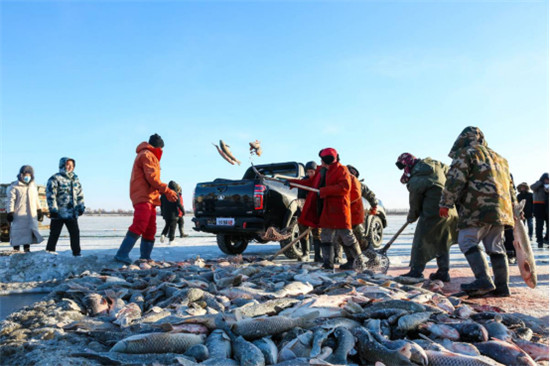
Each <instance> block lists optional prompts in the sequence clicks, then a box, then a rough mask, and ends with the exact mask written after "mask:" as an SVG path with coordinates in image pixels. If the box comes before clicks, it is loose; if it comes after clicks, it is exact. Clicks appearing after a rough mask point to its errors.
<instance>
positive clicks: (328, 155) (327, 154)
mask: <svg viewBox="0 0 550 366" xmlns="http://www.w3.org/2000/svg"><path fill="white" fill-rule="evenodd" d="M319 157H320V158H321V160H322V161H323V162H324V163H325V164H328V165H330V164H333V163H335V162H337V161H340V156H339V155H338V152H337V151H336V150H335V149H333V148H332V147H327V148H326V149H323V150H321V151H319Z"/></svg>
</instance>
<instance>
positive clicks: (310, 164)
mask: <svg viewBox="0 0 550 366" xmlns="http://www.w3.org/2000/svg"><path fill="white" fill-rule="evenodd" d="M315 169H317V163H316V162H314V161H308V162H307V164H306V170H315Z"/></svg>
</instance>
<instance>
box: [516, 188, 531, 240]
mask: <svg viewBox="0 0 550 366" xmlns="http://www.w3.org/2000/svg"><path fill="white" fill-rule="evenodd" d="M518 192H519V194H518V196H517V199H518V202H521V201H523V200H525V207H524V208H523V215H524V216H525V220H523V223H525V224H527V229H528V231H529V239H531V240H533V192H531V190H530V189H529V185H528V184H527V182H522V183H520V184H519V185H518Z"/></svg>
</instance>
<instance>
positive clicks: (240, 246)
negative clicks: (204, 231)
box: [216, 234, 248, 255]
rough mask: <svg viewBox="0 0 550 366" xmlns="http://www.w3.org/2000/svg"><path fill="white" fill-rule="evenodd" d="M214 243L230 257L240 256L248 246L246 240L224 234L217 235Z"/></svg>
mask: <svg viewBox="0 0 550 366" xmlns="http://www.w3.org/2000/svg"><path fill="white" fill-rule="evenodd" d="M216 241H217V242H218V247H219V248H220V250H221V251H222V252H224V253H225V254H230V255H236V254H241V253H242V252H244V250H245V249H246V247H247V246H248V240H246V239H243V238H239V237H232V236H231V235H225V234H218V235H217V236H216Z"/></svg>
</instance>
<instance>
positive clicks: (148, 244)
mask: <svg viewBox="0 0 550 366" xmlns="http://www.w3.org/2000/svg"><path fill="white" fill-rule="evenodd" d="M154 246H155V241H154V240H145V239H143V238H141V245H140V246H139V251H140V253H141V256H140V257H139V259H146V260H151V252H152V251H153V247H154Z"/></svg>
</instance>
